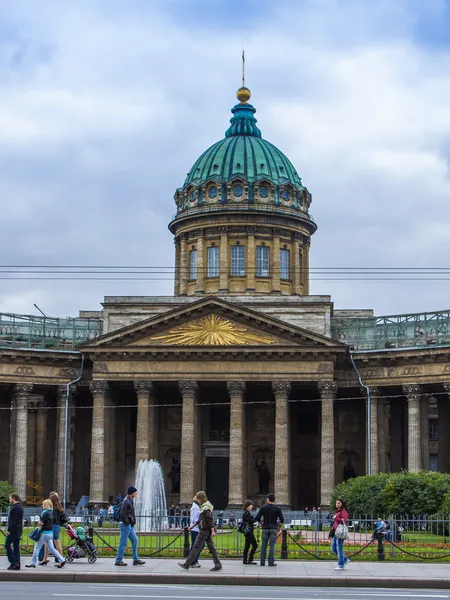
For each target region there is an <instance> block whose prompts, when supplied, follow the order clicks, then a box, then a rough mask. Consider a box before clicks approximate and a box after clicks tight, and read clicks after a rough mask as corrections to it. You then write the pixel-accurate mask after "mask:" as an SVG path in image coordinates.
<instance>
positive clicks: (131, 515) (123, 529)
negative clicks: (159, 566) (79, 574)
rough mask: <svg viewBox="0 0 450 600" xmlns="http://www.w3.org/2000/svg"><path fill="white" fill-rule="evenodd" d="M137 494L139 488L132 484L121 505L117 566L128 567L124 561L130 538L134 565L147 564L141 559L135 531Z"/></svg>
mask: <svg viewBox="0 0 450 600" xmlns="http://www.w3.org/2000/svg"><path fill="white" fill-rule="evenodd" d="M136 496H137V489H136V488H135V487H134V486H132V485H130V487H129V488H128V491H127V495H126V497H125V499H124V500H123V502H122V504H121V505H120V524H119V527H120V541H119V547H118V548H117V555H116V562H115V563H114V564H115V565H116V567H126V566H127V563H126V562H124V561H123V557H124V555H125V548H126V547H127V544H128V539H130V540H131V547H132V549H133V565H135V566H136V565H145V561H144V560H140V558H139V556H138V553H137V547H138V537H137V535H136V532H135V531H134V526H135V525H136V513H135V512H134V504H133V500H134V499H135V498H136Z"/></svg>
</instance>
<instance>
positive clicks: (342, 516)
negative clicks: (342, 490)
mask: <svg viewBox="0 0 450 600" xmlns="http://www.w3.org/2000/svg"><path fill="white" fill-rule="evenodd" d="M348 520H349V519H348V512H347V511H346V510H345V505H344V501H343V500H342V498H338V499H337V500H336V511H335V513H334V518H333V525H332V527H331V529H330V534H329V537H330V538H331V540H332V542H331V552H332V553H333V554H336V556H337V558H338V565H337V567H336V570H338V569H343V568H344V567H345V565H346V564H347V563H349V562H350V559H349V558H347V557H346V556H345V554H344V538H343V537H337V536H336V529H337V528H338V526H339V525H346V526H348Z"/></svg>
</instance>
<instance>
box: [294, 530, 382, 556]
mask: <svg viewBox="0 0 450 600" xmlns="http://www.w3.org/2000/svg"><path fill="white" fill-rule="evenodd" d="M288 536H289V537H290V538H291V540H292V541H293V542H294V544H295V545H296V546H298V547H299V548H300V550H302V551H303V552H306V554H309V555H310V556H313V557H314V558H317V559H319V560H328V559H327V558H325V557H324V556H321V555H320V554H316V553H315V552H311V550H308V549H307V548H304V547H303V546H302V544H299V543H298V542H297V540H296V539H295V538H294V537H293V536H292V535H291V534H290V533H289V532H288ZM374 541H375V540H374V539H371V540H369V541H368V542H367V544H366V545H365V546H363V547H362V548H360V549H359V550H358V551H357V552H354V553H353V554H347V555H346V556H347V558H353V557H355V556H358V554H361V552H364V550H366V549H367V548H368V547H369V546H371V545H372V544H373V543H374Z"/></svg>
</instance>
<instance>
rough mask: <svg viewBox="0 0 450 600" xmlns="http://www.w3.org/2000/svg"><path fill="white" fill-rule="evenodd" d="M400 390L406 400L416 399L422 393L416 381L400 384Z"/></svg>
mask: <svg viewBox="0 0 450 600" xmlns="http://www.w3.org/2000/svg"><path fill="white" fill-rule="evenodd" d="M402 391H403V393H404V394H405V396H406V398H407V399H408V400H416V399H417V398H419V397H420V396H421V395H422V386H420V385H419V384H418V383H408V384H407V385H403V386H402Z"/></svg>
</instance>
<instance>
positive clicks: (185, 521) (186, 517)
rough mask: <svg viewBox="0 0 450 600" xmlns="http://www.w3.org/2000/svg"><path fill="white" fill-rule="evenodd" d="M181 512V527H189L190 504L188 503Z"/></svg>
mask: <svg viewBox="0 0 450 600" xmlns="http://www.w3.org/2000/svg"><path fill="white" fill-rule="evenodd" d="M181 514H182V516H183V518H182V520H181V527H182V529H184V528H185V527H189V506H187V505H186V506H185V507H184V508H183V512H182V513H181Z"/></svg>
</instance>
